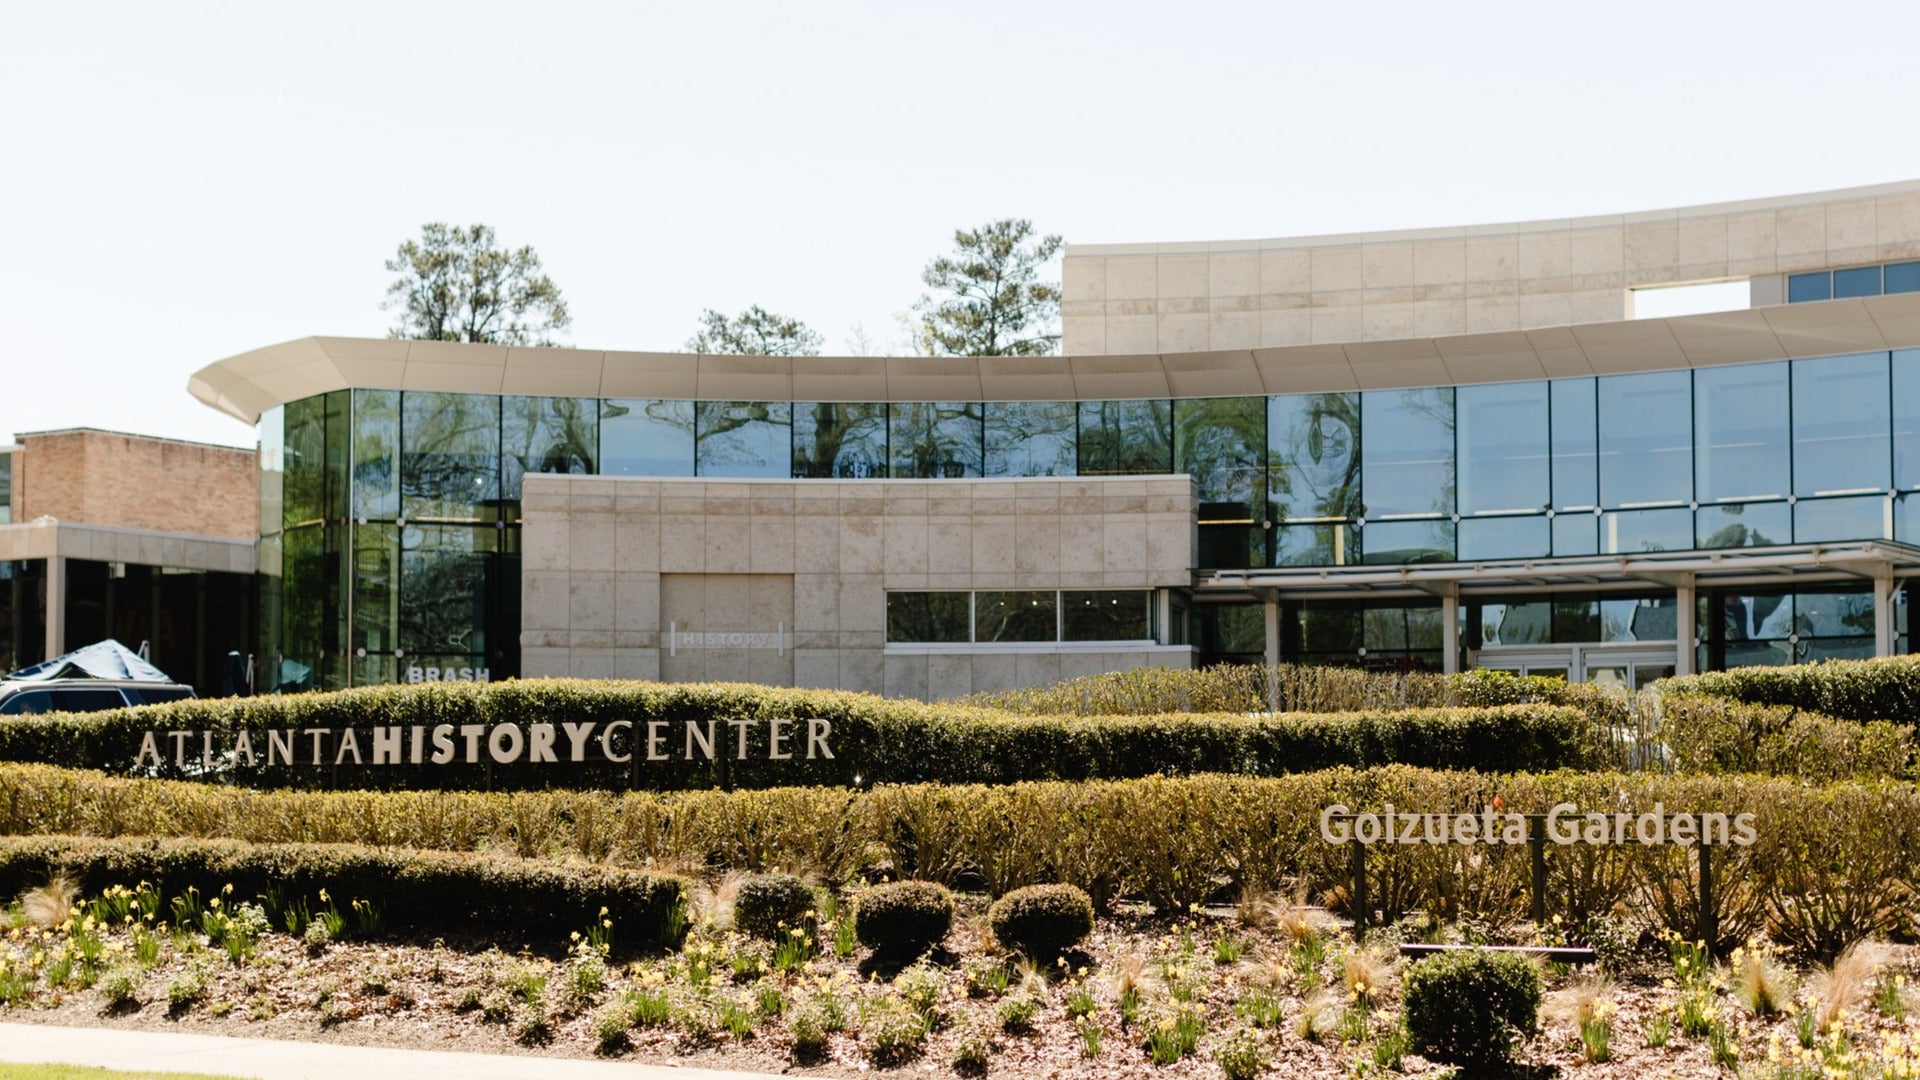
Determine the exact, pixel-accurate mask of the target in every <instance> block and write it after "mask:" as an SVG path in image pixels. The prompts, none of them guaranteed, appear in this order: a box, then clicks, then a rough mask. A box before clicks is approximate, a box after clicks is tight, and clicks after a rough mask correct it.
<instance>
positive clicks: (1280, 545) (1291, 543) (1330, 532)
mask: <svg viewBox="0 0 1920 1080" xmlns="http://www.w3.org/2000/svg"><path fill="white" fill-rule="evenodd" d="M1359 561H1360V529H1359V527H1358V526H1356V525H1350V524H1347V523H1345V522H1337V523H1335V524H1332V525H1282V526H1280V527H1279V528H1276V529H1274V530H1273V565H1275V566H1350V565H1352V564H1354V563H1357V562H1359Z"/></svg>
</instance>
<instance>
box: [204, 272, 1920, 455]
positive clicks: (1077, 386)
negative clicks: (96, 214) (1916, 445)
mask: <svg viewBox="0 0 1920 1080" xmlns="http://www.w3.org/2000/svg"><path fill="white" fill-rule="evenodd" d="M1909 346H1920V293H1908V294H1898V295H1892V296H1875V297H1867V298H1864V299H1858V300H1831V301H1826V302H1823V303H1808V304H1788V305H1779V306H1773V307H1762V308H1752V309H1749V310H1746V311H1730V312H1722V313H1717V314H1712V315H1688V316H1682V317H1677V318H1669V319H1645V320H1640V321H1632V322H1603V323H1588V324H1583V325H1578V326H1552V327H1543V328H1540V329H1536V330H1516V331H1511V332H1506V333H1497V334H1462V335H1457V336H1452V337H1438V338H1411V339H1407V340H1402V341H1366V342H1348V343H1343V344H1338V345H1296V346H1287V347H1283V348H1272V349H1234V350H1225V351H1219V352H1190V353H1161V354H1146V355H1112V356H1033V357H1025V356H983V357H952V356H934V357H925V356H894V357H846V356H793V357H787V356H717V355H698V354H692V353H643V352H613V351H603V350H599V349H550V348H549V349H542V348H517V347H509V346H505V345H466V344H458V343H454V342H445V341H404V340H396V339H381V338H338V337H305V338H299V339H297V340H294V341H288V342H283V343H281V344H279V345H269V346H267V347H265V348H262V349H255V350H253V351H251V352H245V353H241V354H240V355H239V356H232V357H228V358H227V359H225V360H219V361H215V362H214V363H212V364H208V365H207V366H206V367H204V368H201V369H200V370H199V371H197V372H195V373H194V375H193V377H192V378H191V379H190V380H189V381H188V383H187V389H188V391H189V392H191V393H192V394H193V396H194V397H196V398H198V399H200V400H201V401H202V402H204V403H206V404H207V405H209V406H211V407H213V408H215V409H218V410H220V411H221V412H224V413H226V414H227V415H229V416H233V417H237V418H239V419H240V420H242V421H245V422H246V423H249V424H252V423H256V422H258V421H259V419H260V414H261V413H263V412H265V411H267V410H268V409H271V408H273V407H275V406H277V405H284V404H286V403H287V402H289V401H297V400H299V399H301V398H305V397H311V396H313V395H315V394H323V393H327V392H328V391H332V390H345V389H350V388H360V389H382V390H433V391H445V392H452V393H468V394H538V395H555V396H574V397H599V398H623V397H633V398H676V399H681V398H690V399H695V400H702V401H879V402H884V401H1105V400H1115V399H1127V398H1197V397H1243V396H1245V397H1253V396H1261V395H1267V394H1300V393H1321V392H1332V391H1342V390H1379V389H1395V388H1401V387H1417V386H1454V385H1463V384H1472V383H1497V382H1520V381H1525V380H1530V379H1551V378H1565V377H1570V376H1578V375H1608V374H1619V373H1624V372H1633V371H1657V370H1664V369H1671V368H1687V367H1706V366H1713V365H1720V364H1741V363H1751V362H1754V361H1761V360H1782V359H1789V358H1794V357H1805V356H1830V355H1835V354H1840V353H1850V352H1862V351H1867V350H1873V349H1891V348H1905V347H1909Z"/></svg>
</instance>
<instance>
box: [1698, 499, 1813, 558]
mask: <svg viewBox="0 0 1920 1080" xmlns="http://www.w3.org/2000/svg"><path fill="white" fill-rule="evenodd" d="M1693 529H1694V537H1695V542H1694V546H1695V547H1700V548H1741V547H1768V546H1770V545H1773V544H1790V543H1792V542H1793V541H1792V536H1793V508H1792V507H1790V506H1788V505H1787V504H1786V503H1785V502H1770V503H1721V504H1719V505H1715V506H1702V507H1701V508H1700V509H1699V511H1698V512H1697V513H1695V515H1694V526H1693Z"/></svg>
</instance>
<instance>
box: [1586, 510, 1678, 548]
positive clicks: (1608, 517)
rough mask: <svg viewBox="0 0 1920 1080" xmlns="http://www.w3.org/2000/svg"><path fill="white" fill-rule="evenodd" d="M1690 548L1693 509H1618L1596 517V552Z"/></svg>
mask: <svg viewBox="0 0 1920 1080" xmlns="http://www.w3.org/2000/svg"><path fill="white" fill-rule="evenodd" d="M1692 548H1693V511H1691V510H1688V509H1687V508H1686V507H1684V506H1683V507H1680V508H1679V509H1676V510H1619V511H1612V512H1609V513H1606V514H1603V515H1601V517H1600V552H1601V554H1605V555H1632V554H1636V553H1639V552H1645V551H1689V550H1691V549H1692Z"/></svg>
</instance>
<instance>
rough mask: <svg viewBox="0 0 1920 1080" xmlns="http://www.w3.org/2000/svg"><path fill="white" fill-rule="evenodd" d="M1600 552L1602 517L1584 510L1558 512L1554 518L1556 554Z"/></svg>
mask: <svg viewBox="0 0 1920 1080" xmlns="http://www.w3.org/2000/svg"><path fill="white" fill-rule="evenodd" d="M1599 552H1600V519H1599V518H1598V517H1595V516H1594V515H1592V514H1590V513H1587V512H1586V511H1584V510H1579V511H1571V512H1568V513H1565V514H1556V515H1555V516H1554V519H1553V553H1554V554H1555V555H1597V554H1599Z"/></svg>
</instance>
